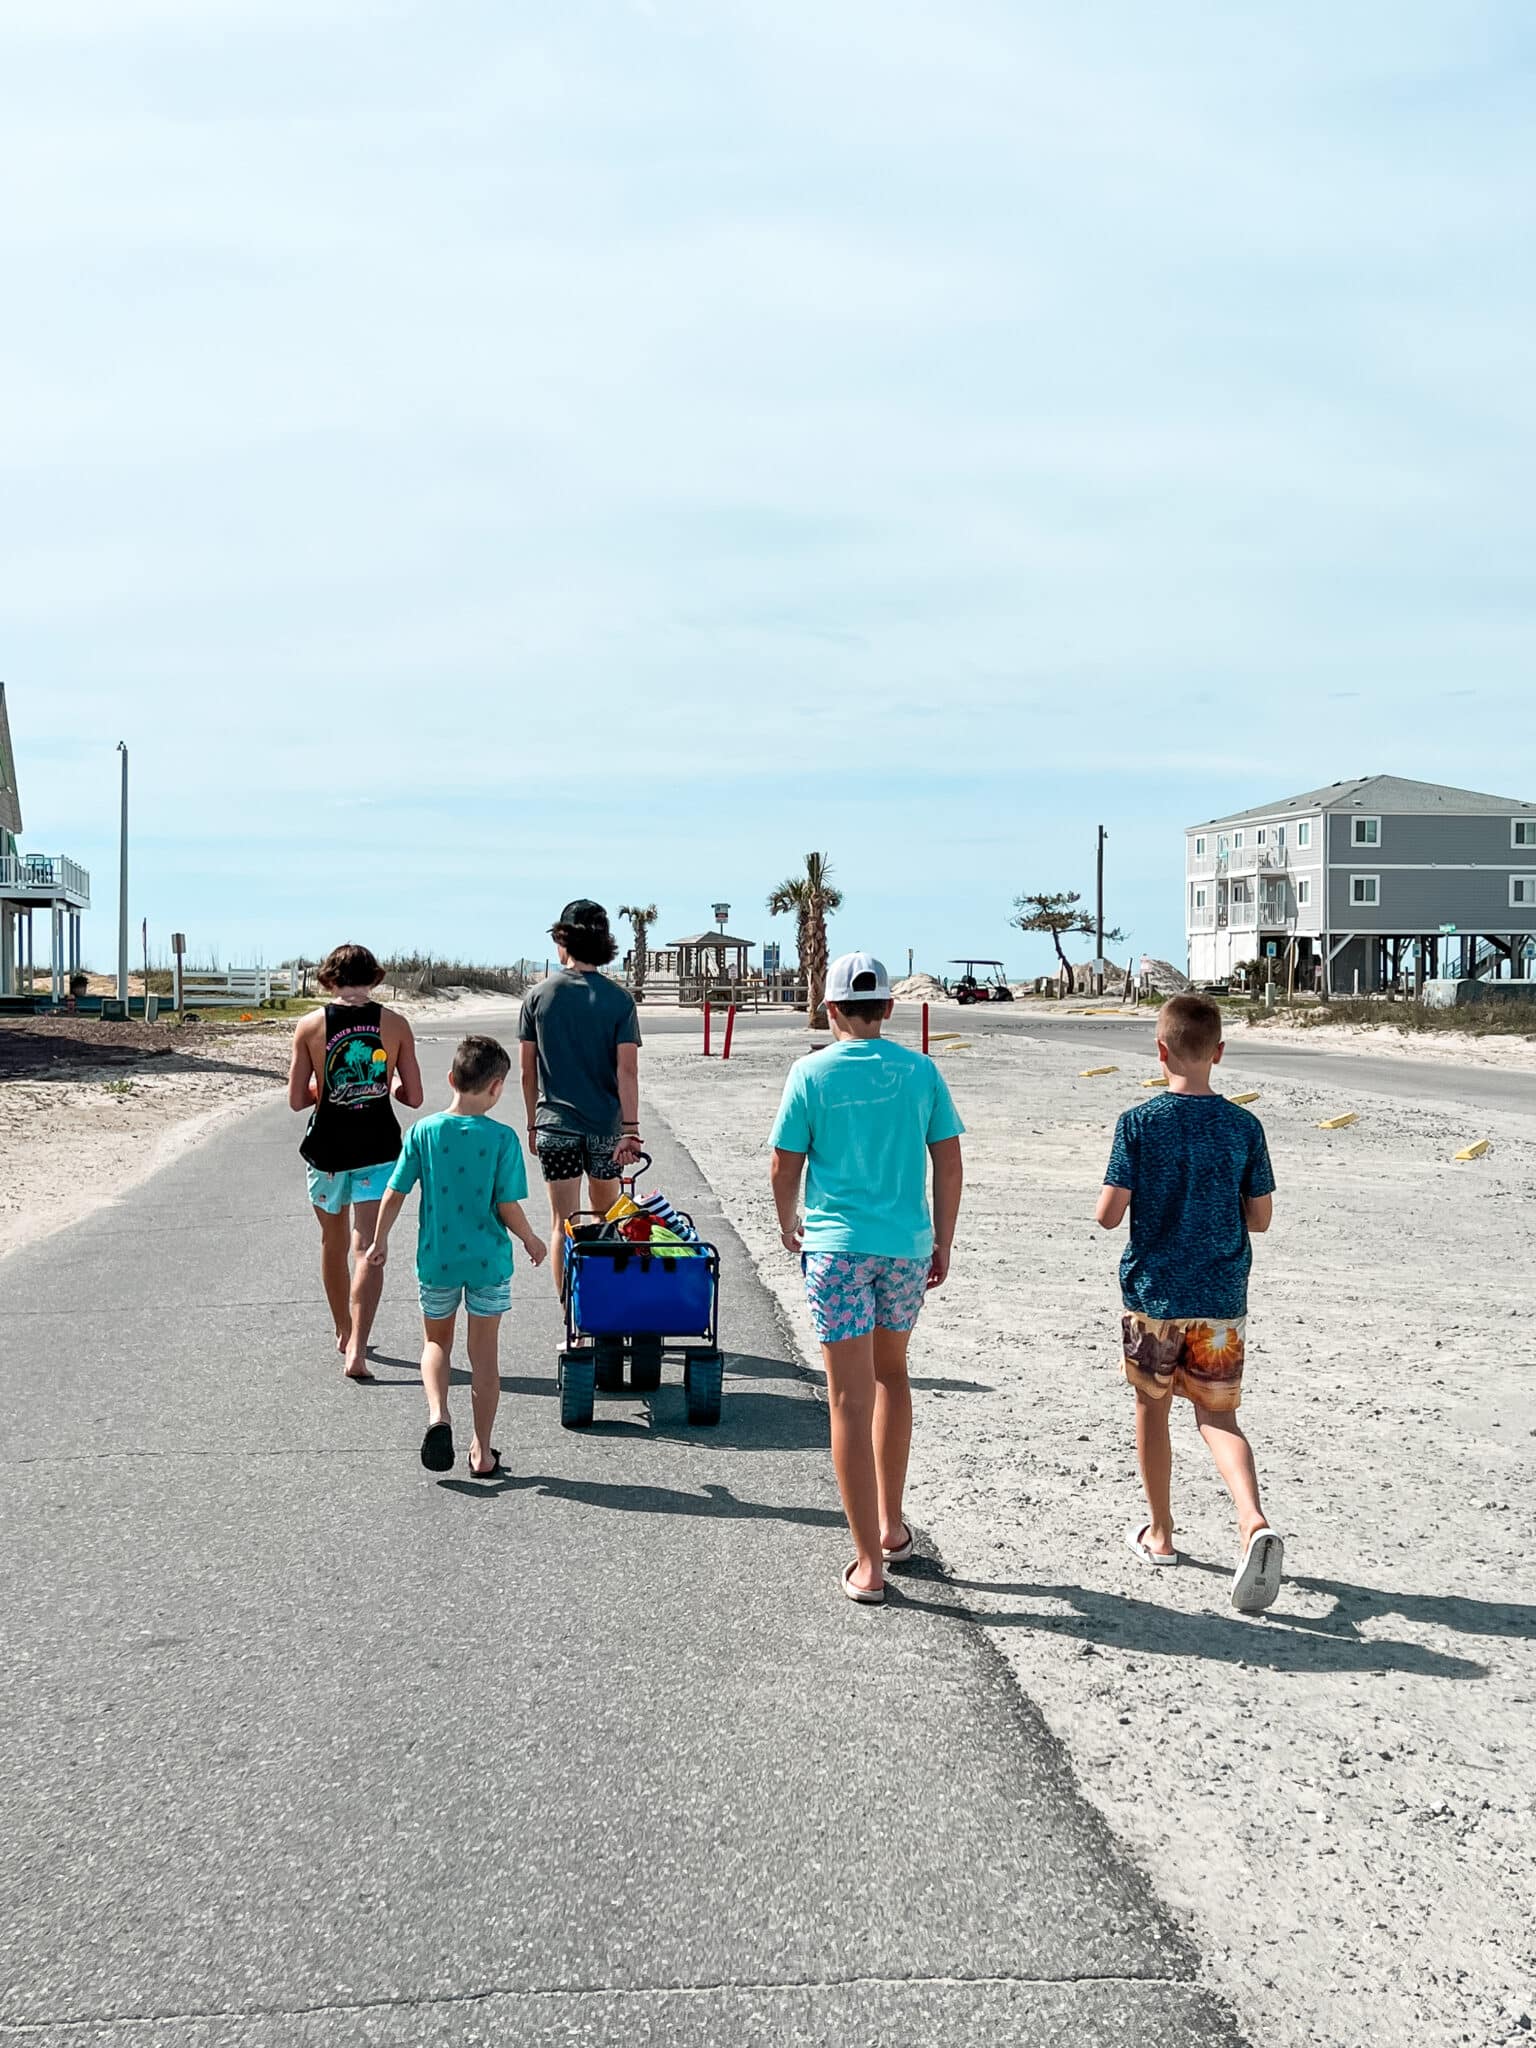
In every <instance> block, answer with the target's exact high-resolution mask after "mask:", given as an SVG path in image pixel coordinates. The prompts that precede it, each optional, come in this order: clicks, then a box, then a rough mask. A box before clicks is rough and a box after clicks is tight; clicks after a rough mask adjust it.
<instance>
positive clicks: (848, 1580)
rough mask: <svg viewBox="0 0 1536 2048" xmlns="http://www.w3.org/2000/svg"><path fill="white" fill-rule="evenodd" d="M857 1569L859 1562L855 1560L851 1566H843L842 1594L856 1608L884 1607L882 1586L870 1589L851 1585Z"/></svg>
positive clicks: (883, 1589)
mask: <svg viewBox="0 0 1536 2048" xmlns="http://www.w3.org/2000/svg"><path fill="white" fill-rule="evenodd" d="M858 1568H859V1560H858V1559H857V1558H855V1559H854V1560H853V1563H852V1564H845V1565H844V1566H843V1592H844V1594H845V1595H846V1596H847V1598H848V1599H850V1600H851V1601H852V1602H853V1603H854V1605H855V1606H856V1607H883V1606H884V1605H885V1588H884V1586H876V1587H873V1588H871V1587H869V1586H856V1585H855V1584H854V1583H853V1575H854V1573H855V1572H856V1571H857V1570H858Z"/></svg>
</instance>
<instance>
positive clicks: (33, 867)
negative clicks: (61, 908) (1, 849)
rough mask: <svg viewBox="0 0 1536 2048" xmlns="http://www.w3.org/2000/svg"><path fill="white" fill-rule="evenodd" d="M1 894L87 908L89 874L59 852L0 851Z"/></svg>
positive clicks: (89, 886) (79, 908) (89, 890)
mask: <svg viewBox="0 0 1536 2048" xmlns="http://www.w3.org/2000/svg"><path fill="white" fill-rule="evenodd" d="M0 896H9V897H11V898H12V899H13V900H15V899H17V898H20V899H22V900H23V901H27V900H30V901H32V902H34V903H68V904H69V905H71V907H72V908H74V909H76V910H89V909H90V907H91V877H90V874H89V872H88V871H87V870H86V869H85V868H83V867H81V866H80V864H79V862H78V861H73V860H66V859H65V857H64V855H63V854H62V853H0Z"/></svg>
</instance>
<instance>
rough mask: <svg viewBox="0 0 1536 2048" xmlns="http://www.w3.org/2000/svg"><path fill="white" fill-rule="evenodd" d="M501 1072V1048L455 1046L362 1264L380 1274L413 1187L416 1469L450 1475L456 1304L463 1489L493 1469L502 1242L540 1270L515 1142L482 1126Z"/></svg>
mask: <svg viewBox="0 0 1536 2048" xmlns="http://www.w3.org/2000/svg"><path fill="white" fill-rule="evenodd" d="M511 1070H512V1061H511V1059H510V1057H509V1055H508V1053H507V1049H506V1047H505V1046H503V1045H498V1044H497V1042H496V1040H495V1039H494V1038H466V1039H464V1040H463V1041H462V1042H461V1043H460V1045H459V1048H458V1050H457V1051H456V1052H455V1053H454V1056H453V1065H452V1067H451V1068H450V1069H449V1071H448V1084H449V1086H450V1087H451V1088H452V1090H453V1100H452V1102H451V1103H450V1104H449V1106H448V1108H447V1109H445V1110H444V1111H443V1112H442V1114H441V1115H439V1116H424V1117H422V1118H421V1119H420V1121H419V1122H417V1123H414V1124H412V1126H411V1128H410V1129H409V1130H408V1131H407V1132H406V1134H405V1143H404V1145H403V1147H402V1148H401V1152H400V1158H399V1162H398V1164H397V1165H396V1167H395V1170H394V1172H393V1173H392V1174H391V1175H390V1180H389V1188H388V1191H387V1193H386V1194H385V1196H384V1199H383V1201H382V1202H381V1203H380V1204H379V1220H378V1224H377V1226H376V1229H375V1232H374V1239H373V1243H372V1244H371V1245H370V1246H369V1248H368V1258H369V1260H370V1262H371V1263H372V1264H373V1265H375V1266H382V1265H383V1263H384V1261H385V1259H386V1258H387V1257H388V1255H389V1233H390V1231H391V1230H393V1228H394V1226H395V1222H396V1220H397V1219H398V1217H399V1214H400V1211H401V1209H402V1208H403V1207H404V1205H405V1198H406V1196H407V1195H408V1194H409V1193H410V1191H411V1189H412V1188H413V1187H415V1186H416V1184H417V1182H418V1181H419V1182H420V1183H421V1215H420V1218H419V1219H418V1223H417V1230H416V1280H417V1285H418V1286H419V1288H420V1291H421V1318H422V1326H423V1330H424V1333H425V1342H424V1343H423V1346H422V1353H421V1383H422V1386H423V1388H424V1389H425V1390H426V1396H427V1433H426V1435H425V1436H424V1437H423V1438H422V1440H421V1462H422V1464H423V1465H425V1466H426V1468H427V1470H428V1471H429V1472H446V1471H447V1470H448V1469H449V1467H450V1466H451V1465H452V1464H453V1428H452V1425H451V1424H450V1422H449V1420H448V1383H449V1369H450V1363H451V1360H452V1356H453V1325H454V1319H455V1317H456V1316H457V1314H458V1310H459V1302H460V1300H461V1299H462V1301H463V1303H464V1309H465V1320H466V1322H467V1324H468V1333H467V1336H466V1340H465V1342H466V1348H467V1349H468V1352H469V1400H470V1407H471V1409H472V1411H473V1414H474V1421H475V1433H474V1435H473V1437H472V1438H471V1439H470V1445H469V1470H470V1474H471V1477H473V1478H475V1479H489V1478H490V1476H491V1474H492V1473H493V1472H495V1471H497V1470H499V1468H500V1465H501V1453H500V1451H498V1450H497V1449H496V1447H495V1445H494V1444H493V1443H492V1442H491V1428H492V1425H493V1424H494V1423H495V1420H496V1409H497V1406H498V1404H499V1402H500V1399H501V1374H500V1367H499V1363H498V1358H497V1351H498V1342H499V1338H500V1334H501V1319H502V1317H503V1316H504V1315H505V1314H506V1312H507V1310H508V1309H509V1308H510V1307H511V1306H512V1247H511V1245H510V1244H509V1243H508V1241H507V1240H508V1235H509V1234H510V1235H511V1236H512V1237H515V1238H516V1239H517V1240H518V1242H519V1244H521V1245H522V1247H523V1249H524V1251H526V1252H527V1254H528V1256H529V1258H530V1259H531V1260H532V1262H533V1264H534V1265H536V1266H541V1265H543V1263H544V1257H545V1252H546V1250H547V1247H546V1245H545V1243H544V1240H543V1239H542V1238H541V1237H539V1236H538V1234H537V1233H536V1232H535V1230H534V1228H533V1226H532V1224H531V1223H530V1222H529V1221H528V1218H527V1216H526V1215H525V1214H524V1212H523V1206H522V1205H523V1201H524V1198H525V1197H526V1195H527V1193H528V1169H527V1168H526V1166H525V1165H524V1164H523V1148H522V1146H521V1145H519V1143H518V1142H517V1133H516V1131H514V1130H511V1129H509V1128H508V1126H507V1125H506V1124H501V1123H495V1122H493V1121H492V1118H491V1111H492V1110H493V1109H494V1108H495V1107H496V1105H497V1103H498V1102H499V1101H500V1100H501V1091H502V1089H503V1088H504V1087H505V1085H506V1079H507V1075H508V1074H509V1073H510V1072H511Z"/></svg>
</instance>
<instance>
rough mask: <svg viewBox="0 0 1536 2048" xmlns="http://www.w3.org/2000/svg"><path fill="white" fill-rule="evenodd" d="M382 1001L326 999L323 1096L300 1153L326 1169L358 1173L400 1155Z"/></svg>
mask: <svg viewBox="0 0 1536 2048" xmlns="http://www.w3.org/2000/svg"><path fill="white" fill-rule="evenodd" d="M382 1017H383V1012H382V1010H381V1009H380V1008H379V1005H378V1004H377V1003H355V1004H353V1003H327V1004H326V1006H325V1054H324V1058H323V1059H322V1061H321V1065H320V1099H319V1101H318V1102H317V1103H316V1104H315V1109H314V1114H313V1115H312V1116H311V1117H310V1119H309V1128H308V1130H307V1131H306V1132H305V1133H304V1142H303V1144H302V1145H301V1146H300V1147H299V1151H300V1152H301V1153H302V1154H303V1156H304V1158H305V1159H307V1160H308V1161H309V1163H310V1165H311V1166H313V1167H316V1168H318V1169H319V1171H320V1172H321V1173H355V1172H356V1171H357V1170H358V1168H359V1167H363V1166H382V1165H383V1164H384V1163H385V1162H386V1161H387V1160H391V1159H398V1158H399V1156H400V1126H399V1123H398V1122H397V1121H396V1118H395V1110H394V1104H393V1103H392V1102H391V1101H390V1099H389V1054H388V1053H387V1052H386V1051H385V1049H384V1038H383V1034H382V1032H381V1030H380V1024H381V1020H382Z"/></svg>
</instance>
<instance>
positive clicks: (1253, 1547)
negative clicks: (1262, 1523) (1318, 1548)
mask: <svg viewBox="0 0 1536 2048" xmlns="http://www.w3.org/2000/svg"><path fill="white" fill-rule="evenodd" d="M1284 1563H1285V1542H1284V1539H1283V1538H1282V1537H1279V1536H1277V1535H1276V1534H1275V1532H1274V1530H1273V1529H1268V1528H1265V1529H1255V1530H1254V1532H1253V1534H1252V1535H1251V1536H1250V1537H1249V1538H1248V1548H1247V1549H1246V1550H1245V1551H1244V1552H1243V1561H1242V1563H1241V1564H1240V1565H1239V1566H1238V1568H1237V1570H1236V1571H1235V1572H1234V1573H1233V1575H1232V1605H1233V1606H1234V1607H1235V1608H1236V1609H1237V1611H1238V1613H1239V1614H1262V1613H1263V1612H1264V1610H1265V1608H1266V1607H1273V1606H1274V1604H1275V1596H1276V1594H1277V1593H1278V1592H1279V1591H1280V1575H1281V1568H1282V1566H1283V1565H1284Z"/></svg>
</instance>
